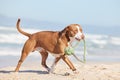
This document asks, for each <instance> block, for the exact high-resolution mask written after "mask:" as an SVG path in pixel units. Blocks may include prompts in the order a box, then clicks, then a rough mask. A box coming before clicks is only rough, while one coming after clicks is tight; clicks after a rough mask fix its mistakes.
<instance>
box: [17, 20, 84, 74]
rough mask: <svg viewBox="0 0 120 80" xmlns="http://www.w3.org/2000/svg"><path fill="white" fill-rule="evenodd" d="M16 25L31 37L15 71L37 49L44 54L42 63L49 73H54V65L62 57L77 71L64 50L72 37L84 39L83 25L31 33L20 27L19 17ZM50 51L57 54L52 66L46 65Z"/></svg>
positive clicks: (22, 32) (20, 30)
mask: <svg viewBox="0 0 120 80" xmlns="http://www.w3.org/2000/svg"><path fill="white" fill-rule="evenodd" d="M16 27H17V30H18V31H19V32H20V33H21V34H23V35H25V36H27V37H28V38H29V39H28V40H27V41H26V42H25V44H24V47H23V49H22V54H21V58H20V60H19V61H18V64H17V66H16V69H15V72H18V71H19V68H20V66H21V64H22V63H23V61H24V60H25V58H26V57H27V56H28V55H29V53H30V52H34V51H36V50H37V51H39V52H40V54H41V56H42V61H41V65H42V66H43V67H44V68H46V69H47V71H48V72H49V73H53V71H54V67H55V65H56V64H57V62H58V61H59V60H60V59H62V60H63V61H64V62H65V63H66V64H67V65H68V66H69V67H70V69H71V70H72V71H73V72H77V70H76V68H75V67H74V65H73V64H72V62H71V61H70V60H69V58H68V56H67V55H66V54H65V51H64V50H65V48H66V47H68V46H69V43H70V41H71V38H75V39H76V40H78V41H80V40H81V39H84V34H83V32H82V27H81V26H80V25H79V24H71V25H68V26H67V27H65V28H64V29H63V30H62V31H40V32H36V33H34V34H30V33H27V32H24V31H23V30H22V29H21V28H20V19H18V21H17V24H16ZM48 53H51V54H52V55H54V56H55V60H54V62H53V64H52V66H51V68H49V67H48V66H47V65H46V59H47V57H48Z"/></svg>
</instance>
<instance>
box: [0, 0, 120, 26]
mask: <svg viewBox="0 0 120 80" xmlns="http://www.w3.org/2000/svg"><path fill="white" fill-rule="evenodd" d="M0 15H4V16H7V17H13V18H18V17H20V18H27V19H33V20H43V21H50V22H59V23H67V24H71V23H78V24H87V25H95V26H114V27H115V26H120V0H0Z"/></svg>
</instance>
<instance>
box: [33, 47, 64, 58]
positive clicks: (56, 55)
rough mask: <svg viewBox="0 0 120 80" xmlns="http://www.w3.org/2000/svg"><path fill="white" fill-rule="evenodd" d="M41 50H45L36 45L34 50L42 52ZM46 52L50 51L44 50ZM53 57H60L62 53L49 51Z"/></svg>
mask: <svg viewBox="0 0 120 80" xmlns="http://www.w3.org/2000/svg"><path fill="white" fill-rule="evenodd" d="M42 50H45V49H44V48H42V47H37V48H36V49H35V51H39V52H42ZM45 51H46V52H48V53H51V52H49V51H47V50H45ZM51 54H52V55H53V56H54V57H60V56H61V55H62V54H63V53H51Z"/></svg>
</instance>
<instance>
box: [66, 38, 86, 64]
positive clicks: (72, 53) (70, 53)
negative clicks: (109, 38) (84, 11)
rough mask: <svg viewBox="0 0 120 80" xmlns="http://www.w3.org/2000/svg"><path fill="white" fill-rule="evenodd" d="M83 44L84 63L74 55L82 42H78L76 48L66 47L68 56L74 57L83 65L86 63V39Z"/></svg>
mask: <svg viewBox="0 0 120 80" xmlns="http://www.w3.org/2000/svg"><path fill="white" fill-rule="evenodd" d="M83 42H84V55H83V61H82V60H80V59H79V58H77V56H76V55H75V54H74V52H75V51H74V48H75V47H77V46H78V45H79V43H80V42H77V43H76V44H75V46H74V47H72V46H68V47H66V48H65V54H66V55H73V56H74V57H75V58H76V59H77V60H78V61H80V62H82V63H85V62H86V43H85V39H84V40H83Z"/></svg>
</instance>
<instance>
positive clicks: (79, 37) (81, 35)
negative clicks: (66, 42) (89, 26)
mask: <svg viewBox="0 0 120 80" xmlns="http://www.w3.org/2000/svg"><path fill="white" fill-rule="evenodd" d="M75 39H76V40H78V41H80V40H81V39H84V35H83V33H81V32H78V33H77V34H76V35H75Z"/></svg>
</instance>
